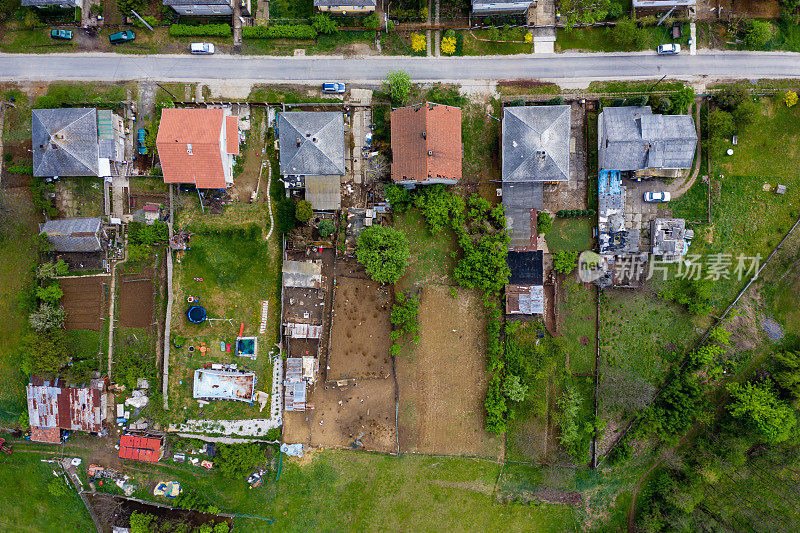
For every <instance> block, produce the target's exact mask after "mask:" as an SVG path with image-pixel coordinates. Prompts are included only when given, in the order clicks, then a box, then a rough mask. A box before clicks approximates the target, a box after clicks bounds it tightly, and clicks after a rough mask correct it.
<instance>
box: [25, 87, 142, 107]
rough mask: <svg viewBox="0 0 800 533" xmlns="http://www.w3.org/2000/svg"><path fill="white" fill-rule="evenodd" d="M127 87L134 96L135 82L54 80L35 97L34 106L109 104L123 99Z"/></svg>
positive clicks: (133, 96)
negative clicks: (71, 81) (72, 81)
mask: <svg viewBox="0 0 800 533" xmlns="http://www.w3.org/2000/svg"><path fill="white" fill-rule="evenodd" d="M127 89H130V90H131V98H136V92H137V91H136V84H135V83H130V84H126V83H123V82H119V83H113V84H109V83H105V84H101V83H86V82H81V83H69V82H56V83H51V84H49V85H48V86H47V92H46V93H45V94H43V95H41V96H39V97H38V98H37V99H36V104H35V107H38V108H51V107H61V104H63V103H67V104H71V103H78V104H109V103H114V104H117V103H121V102H124V101H125V96H126V94H127Z"/></svg>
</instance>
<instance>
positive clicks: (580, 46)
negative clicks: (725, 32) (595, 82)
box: [556, 23, 689, 52]
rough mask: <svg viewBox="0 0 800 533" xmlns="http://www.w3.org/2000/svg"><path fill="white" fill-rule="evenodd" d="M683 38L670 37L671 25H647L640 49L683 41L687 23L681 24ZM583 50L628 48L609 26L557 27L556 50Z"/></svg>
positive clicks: (687, 29)
mask: <svg viewBox="0 0 800 533" xmlns="http://www.w3.org/2000/svg"><path fill="white" fill-rule="evenodd" d="M682 29H683V35H684V36H683V38H682V39H678V40H675V39H672V35H671V31H672V26H669V27H668V26H667V25H662V26H648V27H647V28H646V30H647V31H648V38H647V40H646V41H645V42H644V43H643V46H642V47H641V48H640V50H647V49H655V48H656V47H657V46H658V45H659V44H665V43H677V42H680V41H681V40H682V41H683V42H685V40H686V39H687V38H688V35H689V24H688V23H687V24H683V25H682ZM562 50H584V51H588V52H618V51H624V50H630V49H629V48H624V47H621V46H620V45H619V44H618V43H617V42H616V41H615V40H614V38H613V34H612V32H611V28H600V27H591V28H576V29H572V30H566V29H559V30H558V34H557V37H556V51H557V52H560V51H562Z"/></svg>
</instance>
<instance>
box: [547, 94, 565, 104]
mask: <svg viewBox="0 0 800 533" xmlns="http://www.w3.org/2000/svg"><path fill="white" fill-rule="evenodd" d="M547 105H564V98H563V97H561V96H556V97H555V98H551V99H550V100H548V101H547Z"/></svg>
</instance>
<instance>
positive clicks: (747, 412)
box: [726, 382, 797, 444]
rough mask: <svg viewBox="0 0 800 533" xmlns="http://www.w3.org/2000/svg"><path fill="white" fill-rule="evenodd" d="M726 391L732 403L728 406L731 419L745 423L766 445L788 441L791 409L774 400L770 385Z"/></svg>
mask: <svg viewBox="0 0 800 533" xmlns="http://www.w3.org/2000/svg"><path fill="white" fill-rule="evenodd" d="M726 388H727V390H728V393H729V394H730V395H731V399H732V400H733V401H732V402H731V404H730V405H729V406H728V411H729V412H730V413H731V415H733V416H734V417H735V418H739V419H742V420H744V421H745V422H747V424H748V425H749V426H750V427H752V428H753V429H754V430H755V431H756V433H758V434H759V435H760V436H761V437H762V439H763V440H764V441H766V442H769V443H774V444H777V443H779V442H784V441H785V440H787V439H789V437H790V436H791V434H792V430H793V429H794V427H795V426H796V425H797V419H796V418H795V413H794V409H792V406H791V405H789V404H788V403H786V402H784V401H782V400H781V399H780V398H778V394H777V391H776V390H775V389H774V388H773V387H772V385H771V383H770V382H762V383H759V384H753V383H745V384H744V385H742V384H740V383H731V384H729V385H728V386H727V387H726Z"/></svg>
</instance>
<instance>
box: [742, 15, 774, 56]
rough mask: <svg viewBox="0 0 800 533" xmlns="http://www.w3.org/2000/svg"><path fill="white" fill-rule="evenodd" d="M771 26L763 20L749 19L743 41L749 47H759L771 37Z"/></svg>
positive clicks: (763, 45) (765, 43)
mask: <svg viewBox="0 0 800 533" xmlns="http://www.w3.org/2000/svg"><path fill="white" fill-rule="evenodd" d="M772 33H773V27H772V23H771V22H767V21H765V20H751V21H750V23H749V26H748V28H747V30H746V31H745V35H744V42H745V44H746V45H747V46H748V47H749V48H755V49H761V48H764V47H765V46H766V45H767V43H768V42H769V41H770V39H772Z"/></svg>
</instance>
